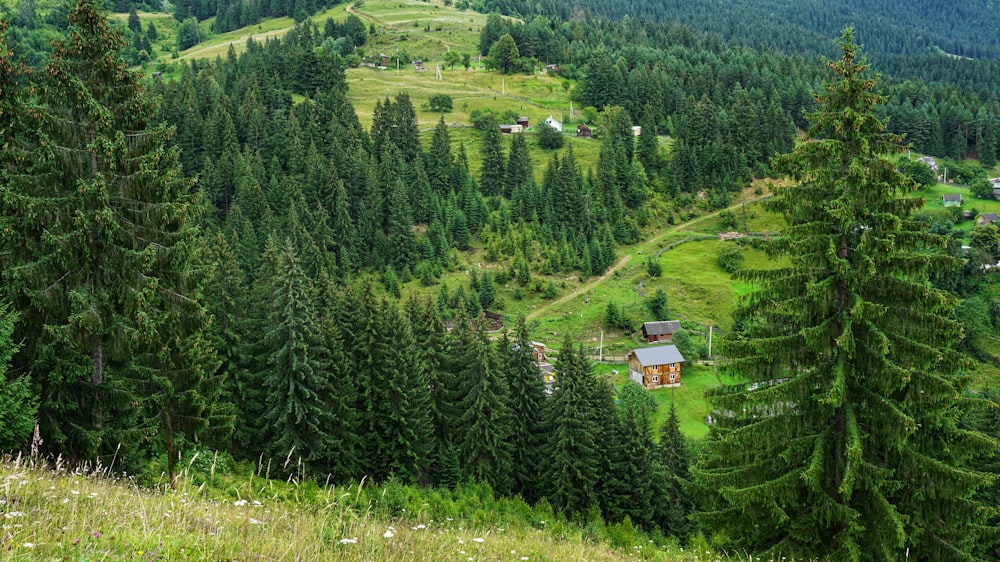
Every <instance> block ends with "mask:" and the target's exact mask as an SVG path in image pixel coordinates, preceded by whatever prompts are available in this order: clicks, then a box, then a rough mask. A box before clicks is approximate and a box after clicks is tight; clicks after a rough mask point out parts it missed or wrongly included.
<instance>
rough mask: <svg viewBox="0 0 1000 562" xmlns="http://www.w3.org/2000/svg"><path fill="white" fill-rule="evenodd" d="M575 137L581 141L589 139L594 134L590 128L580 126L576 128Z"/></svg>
mask: <svg viewBox="0 0 1000 562" xmlns="http://www.w3.org/2000/svg"><path fill="white" fill-rule="evenodd" d="M576 136H578V137H580V138H583V139H589V138H591V137H593V136H594V133H593V132H592V131H591V130H590V127H588V126H586V125H583V124H581V125H577V127H576Z"/></svg>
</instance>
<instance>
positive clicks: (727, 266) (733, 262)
mask: <svg viewBox="0 0 1000 562" xmlns="http://www.w3.org/2000/svg"><path fill="white" fill-rule="evenodd" d="M744 260H746V256H744V255H743V251H742V250H740V248H739V246H735V245H727V246H726V247H725V248H723V249H722V251H720V252H719V255H718V257H717V258H716V261H717V262H718V263H719V267H721V268H722V270H723V271H725V272H726V273H729V274H733V273H736V272H737V271H739V270H740V269H741V268H742V267H743V262H744Z"/></svg>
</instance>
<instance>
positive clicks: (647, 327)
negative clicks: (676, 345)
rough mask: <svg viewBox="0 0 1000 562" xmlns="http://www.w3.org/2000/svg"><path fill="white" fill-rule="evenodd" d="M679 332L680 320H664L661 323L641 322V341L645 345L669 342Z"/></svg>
mask: <svg viewBox="0 0 1000 562" xmlns="http://www.w3.org/2000/svg"><path fill="white" fill-rule="evenodd" d="M679 331H681V321H680V320H664V321H663V322H643V323H642V339H644V340H646V342H647V343H655V342H658V341H670V340H672V339H674V334H676V333H677V332H679Z"/></svg>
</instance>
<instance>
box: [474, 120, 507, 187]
mask: <svg viewBox="0 0 1000 562" xmlns="http://www.w3.org/2000/svg"><path fill="white" fill-rule="evenodd" d="M482 150H483V171H482V175H480V176H479V190H480V192H481V193H482V194H483V195H486V196H490V195H499V194H500V193H501V192H502V190H503V186H504V168H506V162H507V158H506V157H505V156H504V153H503V139H502V138H501V137H500V127H499V126H498V125H497V123H496V121H495V120H494V119H493V118H492V116H490V117H489V118H488V119H487V123H486V125H485V126H484V129H483V148H482Z"/></svg>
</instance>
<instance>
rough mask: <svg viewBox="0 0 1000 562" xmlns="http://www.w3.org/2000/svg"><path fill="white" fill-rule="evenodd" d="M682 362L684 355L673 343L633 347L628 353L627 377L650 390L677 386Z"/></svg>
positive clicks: (679, 383) (679, 382) (679, 381)
mask: <svg viewBox="0 0 1000 562" xmlns="http://www.w3.org/2000/svg"><path fill="white" fill-rule="evenodd" d="M683 362H684V356H682V355H681V352H680V351H678V350H677V346H674V345H659V346H656V347H642V348H638V349H633V350H632V352H631V353H629V354H628V378H629V380H632V381H633V382H636V383H638V384H640V385H642V386H643V387H644V388H647V389H650V390H654V389H657V388H664V387H678V386H680V385H681V363H683Z"/></svg>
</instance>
